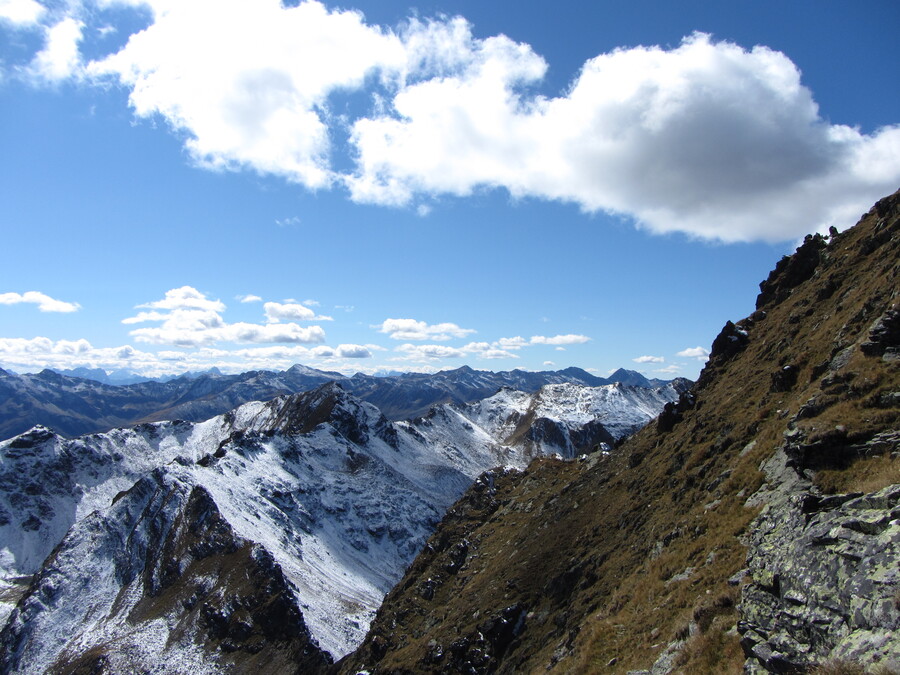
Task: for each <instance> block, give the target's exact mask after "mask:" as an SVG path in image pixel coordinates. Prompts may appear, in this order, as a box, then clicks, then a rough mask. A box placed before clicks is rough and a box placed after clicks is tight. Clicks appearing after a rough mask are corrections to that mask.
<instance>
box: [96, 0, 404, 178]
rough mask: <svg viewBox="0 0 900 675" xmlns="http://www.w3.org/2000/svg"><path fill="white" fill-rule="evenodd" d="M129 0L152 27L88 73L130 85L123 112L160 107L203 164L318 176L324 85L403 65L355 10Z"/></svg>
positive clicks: (329, 88) (257, 1) (322, 163)
mask: <svg viewBox="0 0 900 675" xmlns="http://www.w3.org/2000/svg"><path fill="white" fill-rule="evenodd" d="M134 4H138V3H134ZM139 4H142V5H144V6H146V7H148V8H149V9H150V11H151V12H152V14H153V22H152V24H151V25H150V26H148V27H147V28H146V29H145V30H143V31H141V32H140V33H136V34H134V35H132V36H131V38H130V39H129V41H128V43H127V44H126V45H125V47H124V48H123V49H122V50H121V51H119V52H117V53H116V54H113V55H111V56H109V57H107V58H104V59H99V60H97V61H94V62H93V63H91V64H90V66H89V72H90V73H91V74H92V75H93V76H95V77H101V78H102V77H114V78H116V79H118V80H119V81H120V82H122V83H123V84H125V85H126V86H128V87H130V88H131V94H130V97H129V102H130V103H131V106H132V107H133V108H134V111H135V113H136V114H137V115H139V116H141V117H150V116H153V115H156V114H159V115H162V116H163V117H164V118H165V119H166V120H168V122H169V123H170V124H171V125H172V126H173V127H174V128H176V129H178V130H179V131H180V132H183V133H186V135H187V136H188V140H187V143H186V145H187V149H188V151H189V152H190V153H191V155H192V156H193V158H194V160H195V161H196V162H198V163H199V164H201V165H204V166H208V167H210V168H215V169H238V168H249V169H253V170H256V171H259V172H263V173H271V174H278V175H282V176H284V177H286V178H287V179H289V180H292V181H295V182H298V183H302V184H303V185H306V186H307V187H309V188H313V189H316V188H322V187H326V186H328V185H330V184H331V183H332V182H333V180H334V176H333V172H332V170H331V168H330V166H329V161H328V154H329V150H330V141H329V127H328V124H329V122H330V118H329V116H328V114H327V98H328V96H329V94H331V93H332V92H335V91H337V90H353V89H358V88H361V87H362V86H363V84H364V83H365V80H366V77H367V76H368V75H370V74H373V73H374V72H375V70H376V69H377V68H379V67H382V68H386V69H390V70H398V69H402V68H403V67H404V64H405V62H406V54H405V52H404V50H403V47H402V45H401V43H400V40H399V39H398V38H397V36H396V35H394V34H393V33H391V32H389V31H384V30H382V29H381V28H379V27H373V26H368V25H366V24H365V22H364V20H363V17H362V15H361V14H360V13H359V12H356V11H352V10H349V11H343V10H334V11H329V10H328V9H326V8H325V6H324V5H322V4H321V3H319V2H301V3H300V4H298V5H296V6H293V7H291V6H285V5H283V4H282V3H281V1H280V0H234V1H231V2H220V1H218V0H192V1H184V2H170V1H169V0H146V2H142V3H139ZM198 35H202V36H203V48H202V49H198V48H197V36H198Z"/></svg>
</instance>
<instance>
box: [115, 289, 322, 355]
mask: <svg viewBox="0 0 900 675" xmlns="http://www.w3.org/2000/svg"><path fill="white" fill-rule="evenodd" d="M270 304H271V305H275V307H274V308H270V307H269V305H270ZM138 307H139V308H141V307H145V308H148V309H150V310H151V311H149V312H139V313H138V314H137V315H136V316H133V317H128V318H126V319H123V320H122V323H124V324H137V323H147V322H161V325H160V326H155V327H148V328H137V329H135V330H133V331H131V333H130V334H131V335H132V336H133V337H134V339H135V340H137V341H138V342H147V343H151V344H168V345H176V346H179V347H196V346H200V345H211V344H215V343H218V342H237V343H321V342H324V341H325V331H324V330H323V329H322V328H321V326H308V327H303V326H300V325H298V324H296V323H280V319H281V318H292V317H293V315H294V314H296V313H297V310H296V309H295V308H298V307H299V308H301V309H302V310H305V311H306V312H309V314H310V315H312V316H311V317H306V318H305V320H309V319H322V318H324V317H316V316H315V315H314V312H312V310H310V309H308V308H306V307H303V306H302V305H280V304H278V303H266V304H265V305H264V309H265V312H266V318H267V321H268V323H266V324H252V323H245V322H239V323H227V322H226V321H225V320H224V319H223V318H222V315H221V313H222V312H223V311H224V310H225V304H224V303H223V302H221V301H220V300H211V299H209V298H207V297H206V294H205V293H201V292H200V291H198V290H197V289H195V288H192V287H191V286H182V287H181V288H176V289H172V290H170V291H168V292H166V294H165V297H164V298H163V299H162V300H157V301H154V302H149V303H145V304H142V305H138ZM160 310H162V311H160Z"/></svg>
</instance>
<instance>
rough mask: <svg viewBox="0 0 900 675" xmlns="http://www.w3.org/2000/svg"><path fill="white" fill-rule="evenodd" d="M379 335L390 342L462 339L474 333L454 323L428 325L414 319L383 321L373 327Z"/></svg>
mask: <svg viewBox="0 0 900 675" xmlns="http://www.w3.org/2000/svg"><path fill="white" fill-rule="evenodd" d="M374 328H377V329H378V332H379V333H385V334H387V335H389V336H390V337H391V339H392V340H438V341H441V342H442V341H444V340H450V339H452V338H464V337H466V336H467V335H471V334H472V333H475V332H476V331H475V330H473V329H471V328H460V327H459V326H457V325H456V324H455V323H438V324H434V325H428V324H427V323H425V322H424V321H416V320H415V319H385V320H384V321H383V322H382V324H381V326H374Z"/></svg>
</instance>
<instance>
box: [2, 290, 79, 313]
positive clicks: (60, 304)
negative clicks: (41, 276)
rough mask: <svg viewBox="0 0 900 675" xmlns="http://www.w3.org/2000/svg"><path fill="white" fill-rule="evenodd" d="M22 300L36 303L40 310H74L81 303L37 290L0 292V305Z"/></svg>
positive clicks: (16, 302)
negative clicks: (57, 298)
mask: <svg viewBox="0 0 900 675" xmlns="http://www.w3.org/2000/svg"><path fill="white" fill-rule="evenodd" d="M23 302H27V303H31V304H35V305H37V306H38V309H39V310H40V311H42V312H75V311H77V310H78V309H80V308H81V305H79V304H78V303H77V302H64V301H62V300H55V299H54V298H51V297H50V296H49V295H46V294H45V293H41V292H39V291H25V292H24V293H0V305H17V304H19V303H23Z"/></svg>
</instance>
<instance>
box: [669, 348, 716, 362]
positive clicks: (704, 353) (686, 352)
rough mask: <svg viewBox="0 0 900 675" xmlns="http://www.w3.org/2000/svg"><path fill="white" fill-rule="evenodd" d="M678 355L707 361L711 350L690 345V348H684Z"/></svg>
mask: <svg viewBox="0 0 900 675" xmlns="http://www.w3.org/2000/svg"><path fill="white" fill-rule="evenodd" d="M676 356H682V357H684V358H689V359H697V360H698V361H706V359H707V358H709V350H708V349H704V348H703V347H689V348H688V349H682V350H681V351H680V352H678V353H677V354H676Z"/></svg>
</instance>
